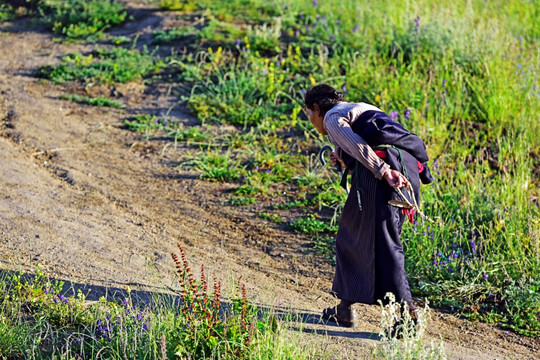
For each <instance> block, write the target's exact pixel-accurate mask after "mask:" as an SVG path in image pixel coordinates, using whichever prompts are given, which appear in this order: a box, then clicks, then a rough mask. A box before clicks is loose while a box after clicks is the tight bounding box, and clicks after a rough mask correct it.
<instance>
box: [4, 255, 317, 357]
mask: <svg viewBox="0 0 540 360" xmlns="http://www.w3.org/2000/svg"><path fill="white" fill-rule="evenodd" d="M179 250H180V253H179V254H173V255H172V256H173V260H174V263H175V266H176V271H177V275H178V281H179V289H178V295H177V298H176V297H175V296H164V295H162V296H159V295H157V294H155V295H154V298H153V299H152V301H151V303H150V304H145V303H144V302H140V301H139V299H138V298H137V297H136V296H135V295H134V294H133V293H132V292H131V289H130V288H129V287H127V289H126V290H127V291H126V292H125V293H124V294H125V296H123V297H121V298H119V299H118V301H109V300H106V299H105V298H103V297H102V298H100V299H99V301H98V302H87V301H86V296H85V294H83V293H82V292H81V291H80V290H78V291H77V292H76V294H75V295H68V293H67V292H66V291H65V290H64V287H63V285H64V283H63V282H51V281H50V280H49V279H48V278H47V277H46V275H45V274H44V273H43V272H42V271H41V270H40V269H39V267H38V268H37V270H36V272H35V275H34V276H32V277H23V276H21V275H18V274H14V275H11V276H3V277H2V278H1V279H0V330H1V331H0V357H1V358H9V359H15V358H21V357H24V356H26V355H27V354H29V353H30V354H32V355H33V356H34V357H36V358H51V357H53V356H54V355H55V354H58V353H61V354H62V358H82V359H90V358H92V359H93V358H99V357H101V358H107V359H125V358H126V357H129V358H151V359H158V358H159V359H163V358H170V359H172V358H190V357H191V358H197V359H200V358H208V359H291V358H294V359H307V358H311V357H312V356H315V351H314V350H313V348H311V349H307V348H304V347H302V346H300V345H299V344H298V343H294V342H292V343H291V342H290V339H291V337H290V336H291V335H292V334H290V333H289V331H288V330H287V329H286V328H285V326H284V324H283V323H280V322H278V320H277V319H276V318H275V317H274V316H273V315H272V314H271V313H267V312H262V311H261V310H259V309H258V308H257V307H255V306H254V305H252V304H251V303H250V301H249V298H248V293H247V289H246V286H245V285H243V284H238V291H236V293H234V294H233V295H232V296H229V297H228V300H227V301H228V302H225V301H224V296H223V294H222V291H223V290H222V289H221V282H220V280H219V279H217V278H216V277H214V279H213V283H212V282H211V281H210V280H209V279H208V275H207V272H206V269H205V267H204V265H203V266H202V267H201V270H200V280H197V279H195V273H194V272H193V271H192V269H191V268H190V265H189V262H188V260H187V256H186V254H185V252H184V250H183V249H182V247H181V246H180V245H179ZM68 292H69V291H68ZM286 338H287V339H289V340H288V341H285V339H286Z"/></svg>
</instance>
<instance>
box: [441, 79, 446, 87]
mask: <svg viewBox="0 0 540 360" xmlns="http://www.w3.org/2000/svg"><path fill="white" fill-rule="evenodd" d="M445 86H446V79H443V81H442V87H445Z"/></svg>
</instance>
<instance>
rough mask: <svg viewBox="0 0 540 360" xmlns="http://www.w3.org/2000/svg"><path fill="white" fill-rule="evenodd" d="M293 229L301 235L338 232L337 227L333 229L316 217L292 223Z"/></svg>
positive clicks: (300, 219) (304, 218) (303, 218)
mask: <svg viewBox="0 0 540 360" xmlns="http://www.w3.org/2000/svg"><path fill="white" fill-rule="evenodd" d="M291 228H292V229H294V230H295V231H297V232H299V233H304V234H310V235H314V234H320V233H325V232H335V231H337V228H336V227H332V226H330V225H328V224H327V223H326V222H324V221H321V220H319V219H317V218H315V217H314V216H307V217H302V218H298V219H296V220H294V221H293V222H292V223H291Z"/></svg>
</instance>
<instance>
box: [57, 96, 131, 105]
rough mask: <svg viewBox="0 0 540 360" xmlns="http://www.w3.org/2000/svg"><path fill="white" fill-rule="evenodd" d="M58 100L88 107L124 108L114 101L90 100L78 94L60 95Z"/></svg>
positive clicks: (98, 98)
mask: <svg viewBox="0 0 540 360" xmlns="http://www.w3.org/2000/svg"><path fill="white" fill-rule="evenodd" d="M60 99H62V100H69V101H75V102H78V103H81V104H87V105H90V106H106V107H115V108H122V107H124V105H123V104H121V103H119V102H117V101H114V100H109V99H107V98H105V97H101V96H99V97H96V98H91V97H89V96H81V95H78V94H65V95H62V96H60Z"/></svg>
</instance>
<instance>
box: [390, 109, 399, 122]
mask: <svg viewBox="0 0 540 360" xmlns="http://www.w3.org/2000/svg"><path fill="white" fill-rule="evenodd" d="M398 116H399V113H398V112H397V111H392V112H391V113H390V119H392V120H396V119H397V118H398Z"/></svg>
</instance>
